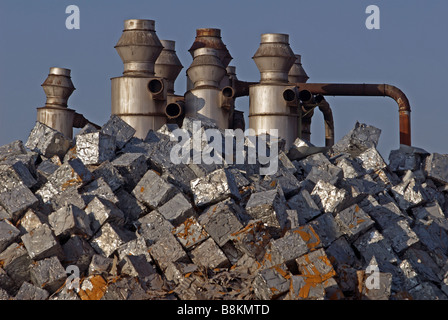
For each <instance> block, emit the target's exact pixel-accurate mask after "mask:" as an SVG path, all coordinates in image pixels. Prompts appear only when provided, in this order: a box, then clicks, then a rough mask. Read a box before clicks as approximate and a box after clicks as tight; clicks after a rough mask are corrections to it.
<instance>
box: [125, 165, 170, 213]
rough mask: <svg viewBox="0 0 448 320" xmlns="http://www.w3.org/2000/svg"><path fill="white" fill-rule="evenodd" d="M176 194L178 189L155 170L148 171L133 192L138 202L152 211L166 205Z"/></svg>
mask: <svg viewBox="0 0 448 320" xmlns="http://www.w3.org/2000/svg"><path fill="white" fill-rule="evenodd" d="M176 193H177V189H176V187H175V186H173V185H172V184H171V183H168V182H166V181H165V180H164V179H163V178H162V177H160V176H159V175H158V174H157V173H156V172H155V171H153V170H148V171H147V172H146V173H145V175H144V176H143V177H142V178H141V180H140V181H139V182H138V184H137V185H136V186H135V188H134V190H133V191H132V194H133V195H134V196H135V198H137V200H139V201H140V202H141V203H144V204H145V205H147V206H148V207H149V208H151V209H155V208H158V207H160V206H161V205H163V204H165V203H166V202H167V201H168V200H170V199H171V198H173V197H174V195H175V194H176Z"/></svg>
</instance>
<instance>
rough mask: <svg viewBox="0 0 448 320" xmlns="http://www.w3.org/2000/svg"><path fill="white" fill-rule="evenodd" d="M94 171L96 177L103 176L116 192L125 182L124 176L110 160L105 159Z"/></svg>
mask: <svg viewBox="0 0 448 320" xmlns="http://www.w3.org/2000/svg"><path fill="white" fill-rule="evenodd" d="M92 173H93V177H94V178H95V179H99V178H102V179H103V180H104V181H105V182H106V183H107V184H108V185H109V187H110V188H111V189H112V191H114V192H115V191H116V190H117V189H118V188H120V187H121V186H123V185H124V184H125V180H124V178H123V177H122V176H121V174H120V172H118V169H117V168H115V167H114V166H113V165H112V163H111V162H110V161H104V162H103V163H102V164H101V165H99V166H98V168H96V169H95V170H94V171H93V172H92Z"/></svg>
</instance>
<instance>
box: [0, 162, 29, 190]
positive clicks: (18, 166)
mask: <svg viewBox="0 0 448 320" xmlns="http://www.w3.org/2000/svg"><path fill="white" fill-rule="evenodd" d="M1 163H2V164H5V165H8V166H10V167H11V169H12V170H14V171H15V173H16V174H17V177H18V178H19V180H20V181H22V182H23V184H24V185H25V186H27V187H28V188H30V189H33V188H34V187H35V186H36V185H37V180H36V179H35V178H34V177H33V175H32V174H31V172H30V170H29V169H28V167H27V166H26V165H25V164H23V162H21V161H20V160H17V159H14V158H9V159H8V160H6V161H3V162H1Z"/></svg>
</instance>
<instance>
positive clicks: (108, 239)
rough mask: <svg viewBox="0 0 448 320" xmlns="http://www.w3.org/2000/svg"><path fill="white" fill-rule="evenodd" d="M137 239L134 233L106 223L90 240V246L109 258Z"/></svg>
mask: <svg viewBox="0 0 448 320" xmlns="http://www.w3.org/2000/svg"><path fill="white" fill-rule="evenodd" d="M135 238H136V236H135V234H134V233H133V232H131V231H129V230H127V229H124V228H122V227H119V226H117V225H114V224H112V223H110V222H106V223H105V224H103V225H102V226H101V228H100V229H99V230H98V232H97V233H96V234H95V236H94V237H93V238H92V239H91V240H90V245H91V246H92V248H93V249H95V251H96V252H97V253H99V254H103V255H105V256H106V257H109V256H110V255H111V254H112V253H113V252H114V251H115V250H117V249H118V248H119V247H120V246H121V245H123V244H124V243H126V242H129V241H131V240H133V239H135Z"/></svg>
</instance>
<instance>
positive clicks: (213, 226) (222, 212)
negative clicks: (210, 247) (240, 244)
mask: <svg viewBox="0 0 448 320" xmlns="http://www.w3.org/2000/svg"><path fill="white" fill-rule="evenodd" d="M240 210H241V209H240V207H239V206H238V205H237V204H236V203H235V201H234V200H233V199H226V200H223V201H221V202H219V203H217V204H214V205H212V206H210V207H208V208H207V209H206V210H204V212H203V213H202V214H201V215H200V216H199V219H198V220H199V223H200V224H201V225H203V226H204V229H205V230H206V231H207V233H208V234H209V235H210V236H211V237H212V238H213V240H215V242H216V243H217V244H218V246H223V245H224V244H225V243H226V242H227V241H229V240H230V239H231V235H232V233H235V232H237V231H239V230H240V229H241V228H242V227H243V225H242V224H241V222H240V220H239V219H238V215H239V214H240V212H239V211H240Z"/></svg>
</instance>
